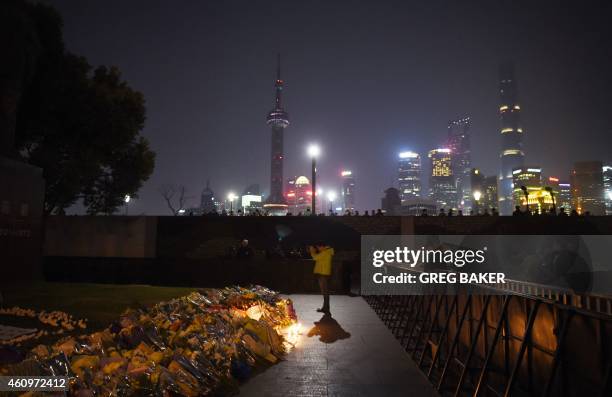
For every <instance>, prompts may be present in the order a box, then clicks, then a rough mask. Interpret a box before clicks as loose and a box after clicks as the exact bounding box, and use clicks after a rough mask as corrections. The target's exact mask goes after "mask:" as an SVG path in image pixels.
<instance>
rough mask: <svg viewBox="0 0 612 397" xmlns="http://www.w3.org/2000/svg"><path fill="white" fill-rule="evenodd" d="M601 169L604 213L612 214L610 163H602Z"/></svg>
mask: <svg viewBox="0 0 612 397" xmlns="http://www.w3.org/2000/svg"><path fill="white" fill-rule="evenodd" d="M602 169H603V183H604V194H605V203H606V215H612V165H604V166H603V168H602Z"/></svg>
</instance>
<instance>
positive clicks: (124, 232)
mask: <svg viewBox="0 0 612 397" xmlns="http://www.w3.org/2000/svg"><path fill="white" fill-rule="evenodd" d="M45 226H46V233H45V242H44V253H45V256H65V257H94V258H115V257H120V258H154V257H155V256H156V239H157V233H156V229H157V218H155V217H144V216H97V217H91V216H51V217H49V218H48V219H47V222H46V225H45Z"/></svg>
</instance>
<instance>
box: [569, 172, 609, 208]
mask: <svg viewBox="0 0 612 397" xmlns="http://www.w3.org/2000/svg"><path fill="white" fill-rule="evenodd" d="M570 183H571V184H572V207H573V209H575V210H576V211H578V213H579V214H584V213H586V212H588V213H590V214H591V215H604V214H605V211H606V207H605V202H604V181H603V165H602V163H601V161H580V162H577V163H574V169H573V170H572V173H571V179H570Z"/></svg>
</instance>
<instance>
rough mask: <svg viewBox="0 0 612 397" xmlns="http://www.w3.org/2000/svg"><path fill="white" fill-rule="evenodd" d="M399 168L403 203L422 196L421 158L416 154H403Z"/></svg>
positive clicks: (400, 155)
mask: <svg viewBox="0 0 612 397" xmlns="http://www.w3.org/2000/svg"><path fill="white" fill-rule="evenodd" d="M398 157H399V162H398V168H397V184H398V187H399V192H400V193H399V194H400V199H401V200H402V203H404V202H405V201H407V200H409V199H411V198H418V197H420V196H421V156H419V154H418V153H415V152H401V153H400V154H399V156H398Z"/></svg>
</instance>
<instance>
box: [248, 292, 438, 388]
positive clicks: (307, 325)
mask: <svg viewBox="0 0 612 397" xmlns="http://www.w3.org/2000/svg"><path fill="white" fill-rule="evenodd" d="M290 298H291V299H292V300H293V302H294V306H295V309H296V312H297V315H298V318H299V321H300V323H301V324H302V330H303V334H302V335H301V337H300V338H299V341H298V343H297V345H296V347H295V348H294V349H293V351H291V353H289V354H288V355H287V358H286V360H285V361H282V362H280V363H279V364H277V365H274V366H272V367H270V368H269V369H267V370H266V371H265V372H263V373H261V374H259V375H257V376H255V377H253V378H252V379H250V380H249V381H248V382H247V383H246V384H244V385H243V386H242V387H241V390H240V396H305V397H306V396H351V397H365V396H368V397H370V396H385V397H387V396H436V395H437V394H436V393H435V391H434V389H433V388H432V386H431V385H430V383H429V382H428V381H427V379H426V378H425V375H424V374H423V373H422V372H421V371H419V369H418V368H417V367H416V364H415V363H414V362H413V361H412V360H411V359H410V357H409V356H408V354H407V353H406V352H404V350H403V349H402V347H401V346H400V344H399V342H398V341H397V340H396V339H395V338H394V337H393V335H392V334H391V332H390V331H389V330H388V329H387V327H385V326H384V324H383V323H382V322H381V321H380V320H379V318H378V317H377V316H376V314H375V313H374V311H373V310H372V309H371V308H370V307H369V305H368V304H367V303H366V302H365V301H364V300H363V299H362V298H361V297H349V296H332V297H331V307H332V312H331V316H323V315H322V314H321V313H318V312H316V308H317V307H320V306H321V304H322V299H321V297H320V296H317V295H291V296H290Z"/></svg>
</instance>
